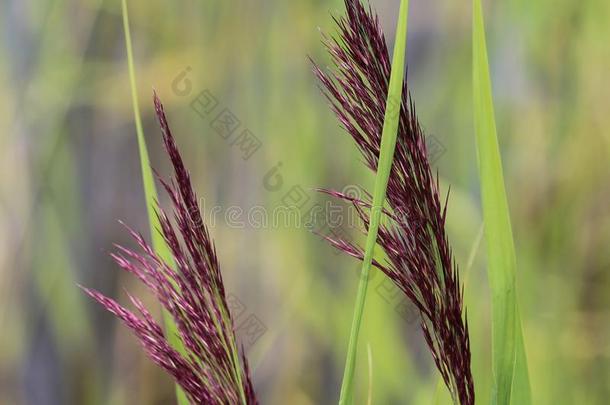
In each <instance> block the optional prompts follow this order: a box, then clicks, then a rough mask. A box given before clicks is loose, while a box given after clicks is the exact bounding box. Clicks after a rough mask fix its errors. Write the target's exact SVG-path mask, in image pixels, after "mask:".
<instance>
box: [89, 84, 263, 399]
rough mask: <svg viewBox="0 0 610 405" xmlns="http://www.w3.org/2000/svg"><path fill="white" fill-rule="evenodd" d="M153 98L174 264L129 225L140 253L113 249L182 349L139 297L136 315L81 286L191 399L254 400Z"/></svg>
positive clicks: (218, 280)
mask: <svg viewBox="0 0 610 405" xmlns="http://www.w3.org/2000/svg"><path fill="white" fill-rule="evenodd" d="M154 103H155V110H156V113H157V117H158V119H159V123H160V126H161V130H162V133H163V141H164V144H165V149H166V151H167V153H168V155H169V157H170V159H171V162H172V165H173V168H174V176H173V179H172V180H171V181H170V182H166V181H163V180H161V179H160V181H161V182H162V184H163V186H164V188H165V190H166V191H167V193H168V194H169V196H170V199H171V201H172V204H173V220H174V221H173V222H175V225H174V224H173V223H172V221H171V220H170V219H169V217H168V215H167V214H166V213H165V211H163V210H162V209H159V210H158V214H157V215H158V217H159V220H160V223H161V229H160V230H159V231H160V232H161V233H162V235H163V237H164V239H165V241H166V243H167V245H168V246H169V248H170V250H171V253H172V257H173V261H174V263H175V265H174V266H170V265H168V264H167V263H165V262H164V261H163V260H162V259H161V258H159V256H158V255H157V254H156V253H155V252H154V251H153V249H152V248H151V246H150V245H149V244H148V243H147V242H146V241H145V240H144V238H143V237H142V236H141V235H140V234H138V233H136V232H134V231H133V230H131V229H129V228H128V229H129V232H130V233H131V235H132V236H133V238H134V239H135V241H136V242H137V243H138V245H139V247H140V249H141V250H142V252H135V251H133V250H130V249H127V248H124V247H121V246H117V249H118V252H117V253H115V254H112V257H113V258H114V259H115V261H116V262H117V263H118V265H119V266H120V267H121V268H123V269H124V270H126V271H127V272H129V273H131V274H133V275H135V276H136V277H137V278H138V279H139V280H140V281H141V282H142V283H144V284H145V285H146V286H147V287H148V289H149V290H150V291H151V292H152V293H153V294H154V296H155V297H156V299H157V300H158V301H159V302H160V303H161V305H162V306H163V308H164V309H165V310H166V311H168V312H169V314H171V316H172V318H173V319H174V322H175V323H176V326H177V329H178V333H179V338H180V340H181V341H182V343H183V345H184V348H185V350H184V353H179V352H178V351H177V350H175V349H174V348H172V347H171V345H170V343H169V342H168V339H167V336H166V334H165V332H164V331H163V329H162V328H161V326H160V325H159V324H158V323H157V322H156V321H155V320H154V319H153V317H152V316H151V314H150V313H149V311H148V310H147V309H146V308H145V307H144V305H143V304H142V302H141V301H140V300H138V299H137V298H135V297H133V296H131V295H129V298H130V300H131V302H132V303H133V305H134V306H135V308H136V309H137V312H138V314H136V313H134V312H132V311H129V310H127V309H125V308H124V307H123V306H121V305H120V304H118V303H117V302H116V301H114V300H112V299H111V298H108V297H106V296H105V295H103V294H101V293H99V292H97V291H95V290H91V289H85V291H86V292H87V293H88V294H89V295H91V296H92V297H93V298H94V299H96V300H97V301H98V302H99V303H101V304H102V305H103V306H104V307H105V308H106V309H108V310H109V311H110V312H112V313H113V314H115V315H116V316H117V317H119V318H120V319H121V320H122V321H123V322H124V323H125V325H126V326H127V327H129V328H130V329H131V330H132V331H133V333H134V334H135V335H136V336H137V337H138V339H139V340H140V343H141V344H142V346H143V347H144V349H145V351H146V353H147V354H148V356H149V357H150V358H151V359H152V360H153V361H154V362H155V363H156V364H157V365H159V366H160V367H162V368H163V369H165V370H166V371H167V372H168V373H169V374H170V375H172V377H173V378H174V379H175V381H176V382H177V383H178V384H179V385H180V386H181V387H182V389H183V390H184V392H185V393H186V394H187V396H188V397H189V400H190V401H191V402H192V403H193V404H206V405H207V404H211V405H216V404H218V405H234V404H244V405H255V404H258V401H257V399H256V395H255V392H254V389H253V386H252V382H251V378H250V373H249V370H248V362H247V360H246V357H245V355H244V354H243V352H242V353H241V355H240V353H239V350H238V347H237V341H236V336H235V331H234V325H233V320H232V317H231V313H230V311H229V308H228V306H227V301H226V296H225V289H224V284H223V280H222V275H221V273H220V266H219V263H218V258H217V256H216V251H215V248H214V244H213V242H212V240H211V238H210V235H209V232H208V229H207V228H206V226H205V224H204V223H203V220H202V218H201V213H200V210H199V206H198V205H197V196H196V194H195V192H194V191H193V188H192V186H191V181H190V176H189V173H188V171H187V170H186V168H185V166H184V163H183V162H182V158H181V157H180V152H179V151H178V148H177V146H176V144H175V141H174V138H173V136H172V134H171V131H170V128H169V125H168V123H167V119H166V117H165V112H164V110H163V106H162V104H161V102H160V101H159V98H158V97H157V95H156V94H155V95H154Z"/></svg>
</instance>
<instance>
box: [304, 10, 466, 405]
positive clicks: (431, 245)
mask: <svg viewBox="0 0 610 405" xmlns="http://www.w3.org/2000/svg"><path fill="white" fill-rule="evenodd" d="M345 5H346V8H347V15H346V16H345V17H340V18H335V22H336V24H337V26H338V29H339V36H338V38H337V37H326V36H325V37H324V43H325V46H326V47H327V49H328V52H329V53H330V55H331V59H332V62H333V65H334V69H332V70H331V71H329V72H324V71H322V69H320V68H319V67H318V65H316V64H315V62H314V63H313V66H314V73H315V75H316V76H317V77H318V79H319V80H320V82H321V84H322V86H321V87H322V90H323V92H324V94H325V95H326V97H327V98H328V100H329V102H330V105H331V108H332V110H333V111H334V112H335V114H336V116H337V117H338V119H339V121H340V123H341V125H342V126H343V127H344V129H345V130H346V131H347V132H348V133H349V134H350V135H351V136H352V138H353V139H354V141H355V142H356V145H357V146H358V148H359V149H360V151H361V152H362V155H363V157H364V160H365V163H366V164H367V166H368V167H369V168H370V169H372V170H373V171H376V170H377V165H378V161H379V152H380V143H381V134H382V128H383V123H384V113H385V109H386V97H387V94H388V83H389V78H390V72H391V70H390V69H391V63H390V55H389V52H388V49H387V46H386V41H385V37H384V34H383V32H382V29H381V26H380V23H379V19H378V17H377V15H376V14H375V13H374V12H373V11H372V9H371V7H370V6H369V7H365V6H364V5H363V4H362V3H361V2H360V1H359V0H345ZM402 94H403V96H402V98H401V99H400V100H393V101H394V103H393V104H394V105H393V106H392V105H391V104H390V105H389V108H395V109H396V113H397V114H399V128H398V140H397V145H396V150H395V154H394V161H393V164H392V168H391V172H390V177H389V182H388V187H387V196H386V203H387V204H386V208H385V209H384V220H385V224H384V225H383V226H381V227H380V229H379V236H378V244H379V245H380V246H381V247H382V248H383V249H384V251H385V254H386V257H387V258H386V260H385V261H384V262H383V263H380V262H374V263H373V264H374V265H375V266H376V267H377V268H379V269H380V270H381V271H383V272H384V273H385V274H386V275H387V277H389V278H390V279H391V280H392V281H393V282H394V283H395V284H396V285H397V287H398V288H399V289H400V290H401V291H402V292H403V293H404V294H405V295H406V296H407V297H408V298H409V299H410V301H411V302H413V304H414V305H415V306H416V307H417V308H418V310H419V312H420V314H421V326H422V329H423V333H424V337H425V339H426V342H427V345H428V347H429V348H430V351H431V353H432V357H433V359H434V362H435V364H436V366H437V368H438V370H439V372H440V374H441V376H442V378H443V380H444V382H445V384H446V385H447V387H448V389H449V392H450V393H451V395H452V397H453V399H454V402H455V403H460V404H462V405H472V404H474V383H473V379H472V373H471V370H470V341H469V335H468V325H467V321H466V315H465V310H464V305H463V291H462V289H461V287H460V281H459V275H458V269H457V265H456V263H455V261H454V259H453V255H452V252H451V248H450V246H449V242H448V240H447V235H446V232H445V219H446V212H447V200H445V202H444V203H441V201H440V198H439V185H438V176H436V177H435V176H434V175H433V173H432V169H431V167H430V162H429V160H428V157H427V150H426V143H425V137H424V133H423V131H422V128H421V126H420V124H419V122H418V120H417V116H416V114H415V108H414V105H413V102H412V99H411V97H410V95H409V93H408V88H407V83H406V81H404V82H403V93H402ZM323 191H325V192H327V193H329V194H331V195H333V196H335V197H338V198H342V199H344V200H348V201H351V202H352V203H353V204H354V206H355V207H356V210H357V212H358V213H359V214H360V216H361V218H362V220H363V223H364V226H365V228H368V225H369V218H370V216H369V212H370V208H371V199H370V195H369V196H368V197H365V198H363V199H354V198H353V197H350V196H347V195H344V194H342V193H339V192H335V191H330V190H323ZM448 196H449V194H447V198H448ZM327 239H328V240H329V241H330V242H331V243H332V244H333V245H334V246H335V247H336V248H338V249H340V250H342V251H344V252H345V253H347V254H349V255H351V256H353V257H356V258H358V259H360V260H362V259H363V257H364V252H363V249H362V248H361V247H359V246H356V245H354V244H352V243H350V242H348V241H345V240H342V239H337V238H332V237H327Z"/></svg>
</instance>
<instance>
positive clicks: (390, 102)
mask: <svg viewBox="0 0 610 405" xmlns="http://www.w3.org/2000/svg"><path fill="white" fill-rule="evenodd" d="M408 14H409V1H408V0H402V1H401V3H400V11H399V14H398V25H397V27H396V40H395V42H394V56H393V58H392V72H391V74H390V83H389V87H388V97H387V101H386V111H385V117H384V122H383V131H382V134H381V150H380V152H379V164H378V167H377V176H376V178H375V189H374V194H373V207H372V209H371V225H370V227H369V231H368V235H367V238H366V247H365V253H364V259H363V261H362V271H361V275H360V282H359V285H358V294H357V296H356V304H355V306H354V317H353V320H352V328H351V332H350V337H349V344H348V348H347V358H346V361H345V369H344V372H343V383H342V385H341V394H340V397H339V405H346V404H348V403H351V396H352V383H353V378H354V369H355V362H356V352H357V349H358V334H359V332H360V325H361V323H362V315H363V313H364V304H365V301H366V292H367V288H368V282H369V272H370V269H371V265H372V262H373V253H374V250H375V245H376V243H377V233H378V231H379V222H380V220H381V212H382V207H383V203H384V200H385V195H386V188H387V185H388V179H389V176H390V169H391V168H392V161H393V159H394V149H395V147H396V136H397V132H398V121H399V118H400V105H401V100H402V85H403V78H404V72H405V51H406V47H407V17H408Z"/></svg>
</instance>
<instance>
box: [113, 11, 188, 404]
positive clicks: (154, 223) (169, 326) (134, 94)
mask: <svg viewBox="0 0 610 405" xmlns="http://www.w3.org/2000/svg"><path fill="white" fill-rule="evenodd" d="M122 11H123V29H124V31H125V47H126V48H127V64H128V68H129V84H130V87H131V98H132V103H133V115H134V120H135V123H136V133H137V137H138V149H139V153H140V166H141V169H142V181H143V183H144V197H145V199H146V210H147V212H148V223H149V226H150V236H151V239H152V247H153V249H154V250H155V253H156V254H157V255H159V257H160V258H161V259H163V261H165V263H168V264H170V265H171V264H173V259H172V255H171V252H170V250H169V247H168V246H167V244H166V243H165V240H164V239H163V237H162V236H161V234H160V232H159V230H160V229H161V224H160V223H159V218H157V215H156V213H155V208H156V206H157V201H158V197H157V188H156V186H155V178H154V176H153V172H152V168H151V167H150V160H149V158H148V149H147V147H146V139H145V138H144V131H143V130H142V119H141V118H140V107H139V105H138V91H137V87H136V74H135V68H134V63H133V51H132V46H131V32H130V29H129V14H128V11H127V1H126V0H122ZM163 321H164V324H165V329H166V335H167V338H168V340H169V342H170V344H171V345H172V347H173V348H174V349H176V350H178V351H179V352H180V353H184V352H185V350H184V346H183V345H182V341H181V340H180V339H179V337H178V328H177V327H176V324H175V323H174V320H173V319H172V317H171V315H170V314H169V313H167V312H166V311H163ZM176 397H177V398H178V403H179V404H180V405H188V404H189V401H188V399H187V397H186V394H185V393H184V392H183V391H182V389H181V388H180V387H179V386H178V385H176Z"/></svg>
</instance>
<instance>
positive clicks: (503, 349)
mask: <svg viewBox="0 0 610 405" xmlns="http://www.w3.org/2000/svg"><path fill="white" fill-rule="evenodd" d="M472 48H473V65H472V74H473V77H472V78H473V97H474V125H475V132H476V145H477V159H478V169H479V178H480V182H481V198H482V205H483V219H484V223H485V239H486V242H487V268H488V273H489V283H490V288H491V297H492V316H493V319H492V348H493V349H492V350H493V356H492V358H493V377H494V382H493V392H492V399H491V403H492V404H498V405H508V404H510V403H511V394H512V403H513V404H519V405H528V404H529V403H531V393H530V385H529V376H528V371H527V358H526V355H525V349H524V344H523V333H522V330H521V319H520V315H519V309H518V304H517V292H516V255H515V246H514V242H513V235H512V229H511V223H510V214H509V210H508V202H507V198H506V190H505V188H504V176H503V171H502V159H501V156H500V148H499V145H498V138H497V132H496V123H495V118H494V107H493V99H492V90H491V80H490V77H489V63H488V59H487V48H486V44H485V27H484V22H483V10H482V6H481V1H480V0H473V28H472Z"/></svg>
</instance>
